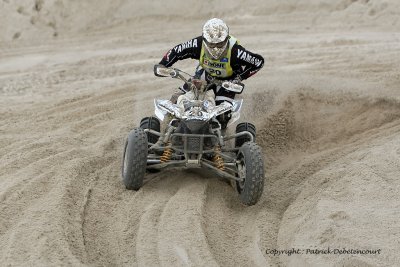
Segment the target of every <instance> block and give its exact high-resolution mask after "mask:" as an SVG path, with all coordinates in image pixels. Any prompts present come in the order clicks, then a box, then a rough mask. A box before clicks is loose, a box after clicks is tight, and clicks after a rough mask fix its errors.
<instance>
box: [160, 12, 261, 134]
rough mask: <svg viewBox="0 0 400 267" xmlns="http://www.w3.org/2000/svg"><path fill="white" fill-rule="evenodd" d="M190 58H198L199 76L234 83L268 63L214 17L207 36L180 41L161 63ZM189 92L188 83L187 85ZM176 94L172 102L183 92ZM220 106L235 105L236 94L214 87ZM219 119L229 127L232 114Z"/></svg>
mask: <svg viewBox="0 0 400 267" xmlns="http://www.w3.org/2000/svg"><path fill="white" fill-rule="evenodd" d="M187 58H192V59H198V60H199V66H198V67H197V69H196V75H195V77H196V78H198V79H202V80H205V81H206V82H210V81H211V80H214V81H215V79H218V80H228V81H232V82H234V83H238V82H241V81H242V80H245V79H247V78H249V77H250V76H252V75H254V74H255V73H257V72H258V71H259V70H260V69H261V68H262V67H263V65H264V58H263V57H262V56H260V55H258V54H254V53H252V52H250V51H248V50H246V49H245V48H244V47H243V46H241V45H240V44H239V41H238V40H237V39H236V38H235V37H233V36H232V35H229V28H228V26H227V25H226V24H225V22H223V21H222V20H221V19H218V18H213V19H210V20H208V21H207V22H206V23H205V24H204V26H203V35H202V36H198V37H196V38H193V39H191V40H189V41H187V42H184V43H182V44H179V45H177V46H175V47H174V48H172V49H171V50H169V51H168V52H167V53H166V54H165V56H164V57H163V58H162V59H161V61H160V63H159V64H161V65H164V66H165V67H171V66H172V65H173V64H174V63H175V62H177V61H178V60H183V59H187ZM183 87H184V89H185V91H188V88H187V87H186V85H184V86H183ZM182 94H184V93H182V92H181V91H179V93H175V94H174V95H173V96H172V98H171V101H172V102H175V103H176V101H177V99H178V97H179V96H180V95H182ZM213 95H215V102H216V104H217V105H219V104H221V103H222V102H224V101H227V102H229V103H231V104H232V101H233V99H234V98H235V93H234V92H231V91H228V90H225V89H224V88H222V87H221V86H216V87H214V88H213ZM217 119H218V121H219V122H220V123H221V126H222V129H225V128H226V126H227V124H228V121H229V119H230V114H228V115H226V114H223V115H221V116H219V117H218V118H217Z"/></svg>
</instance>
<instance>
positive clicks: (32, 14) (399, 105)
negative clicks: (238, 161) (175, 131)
mask: <svg viewBox="0 0 400 267" xmlns="http://www.w3.org/2000/svg"><path fill="white" fill-rule="evenodd" d="M399 15H400V4H399V3H398V1H395V0H369V1H368V0H359V1H356V0H352V1H350V0H338V1H328V0H312V1H295V0H286V1H272V0H268V1H255V0H252V1H246V2H243V1H203V2H198V1H196V2H186V1H180V0H179V1H172V0H171V1H170V0H168V1H152V2H149V3H147V2H139V1H127V0H117V1H111V0H101V1H94V0H87V1H66V0H36V1H34V0H32V1H28V0H15V1H14V0H1V1H0V24H1V25H2V26H1V27H0V118H1V120H0V137H1V138H0V148H1V149H0V262H1V264H0V265H2V266H59V265H61V266H65V265H67V266H396V265H397V264H398V262H400V258H399V256H398V251H399V250H400V243H399V239H400V224H399V223H398V222H399V220H400V212H399V210H400V194H399V193H400V182H399V179H398V178H400V159H399V158H400V135H399V133H400V90H399V86H400V74H399V69H400V54H399V51H400V33H399V31H398V29H399V27H400V20H399V17H400V16H399ZM214 16H218V17H221V18H223V19H224V20H226V22H227V23H228V24H229V26H230V30H231V33H232V34H233V35H234V36H235V37H237V38H239V39H240V41H241V43H242V45H244V46H245V47H246V48H248V49H249V50H251V51H254V52H257V53H260V54H262V55H263V56H264V57H265V59H266V63H265V66H264V68H263V69H262V70H261V71H260V72H259V73H258V74H257V75H255V76H254V77H252V78H251V79H249V80H248V81H246V89H245V92H244V94H243V95H242V96H241V97H243V99H244V110H243V113H242V117H241V121H251V122H253V123H255V125H256V126H257V129H258V130H257V132H258V137H257V141H258V143H259V144H260V145H261V146H262V148H263V152H264V153H265V166H266V167H265V173H266V176H265V181H266V182H265V188H264V194H263V195H262V197H261V199H260V201H259V203H257V205H255V206H252V207H245V206H243V205H241V204H240V202H239V200H238V197H237V195H236V193H235V192H234V191H233V189H232V188H231V187H230V185H229V184H228V183H227V182H225V181H223V180H221V179H218V178H217V177H216V176H215V175H214V174H212V173H208V172H207V173H204V172H199V171H189V170H179V169H172V170H166V171H163V172H160V173H157V174H148V175H147V176H146V178H145V185H144V186H143V188H142V189H140V190H139V191H137V192H135V191H128V190H126V189H125V188H124V186H123V184H122V181H121V177H120V169H121V163H122V149H123V144H124V142H125V138H126V136H127V134H128V133H129V131H130V129H132V128H133V127H135V126H137V125H138V123H139V122H140V119H141V118H142V117H144V116H149V115H152V114H153V112H154V111H153V99H154V98H167V97H169V96H170V94H171V93H172V92H173V90H174V88H176V87H177V86H178V85H179V84H178V83H177V81H175V80H172V79H163V78H158V77H155V76H154V75H153V71H152V69H153V65H154V64H156V63H158V61H159V60H160V59H161V57H162V56H163V54H164V53H165V52H166V51H167V50H168V49H169V48H171V47H172V46H174V45H176V44H178V43H180V42H183V41H186V40H188V39H190V38H192V37H195V36H198V35H200V34H201V31H200V30H201V27H202V24H203V23H204V21H206V20H207V19H209V18H211V17H214ZM195 64H196V62H195V61H193V60H187V61H184V62H179V63H177V64H176V65H175V66H176V67H179V68H181V69H183V70H186V71H193V68H194V67H195ZM328 248H329V249H330V250H331V251H335V249H340V251H341V252H342V254H338V253H339V250H337V251H336V254H335V253H333V252H331V253H330V254H323V253H322V252H320V253H319V254H316V253H317V250H321V251H322V250H327V249H328ZM292 249H295V250H298V251H299V252H300V253H298V254H292V255H290V256H289V255H288V254H289V252H288V251H290V250H292ZM343 249H345V250H346V251H347V252H346V251H344V250H343ZM311 250H313V251H314V252H311ZM350 250H353V252H351V251H350ZM366 250H369V251H370V253H369V254H360V253H361V252H360V251H364V252H365V251H366ZM357 251H358V252H357ZM378 251H379V253H378ZM273 252H275V255H274V254H273ZM278 254H280V255H278Z"/></svg>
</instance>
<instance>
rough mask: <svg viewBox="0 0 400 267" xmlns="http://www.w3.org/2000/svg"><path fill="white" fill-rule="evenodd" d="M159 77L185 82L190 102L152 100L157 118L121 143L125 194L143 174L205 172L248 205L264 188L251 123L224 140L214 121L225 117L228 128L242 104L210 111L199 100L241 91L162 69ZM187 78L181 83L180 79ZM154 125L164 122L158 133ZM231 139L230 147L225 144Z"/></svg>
mask: <svg viewBox="0 0 400 267" xmlns="http://www.w3.org/2000/svg"><path fill="white" fill-rule="evenodd" d="M154 71H155V74H156V75H157V76H160V77H172V78H176V79H180V80H182V81H184V82H185V84H186V85H187V88H189V90H190V91H191V95H192V99H184V100H183V101H180V102H179V100H178V103H177V104H174V103H172V102H171V101H170V100H160V99H156V100H155V101H154V104H155V114H156V116H157V117H146V118H143V119H142V120H141V122H140V127H136V128H134V129H133V130H132V131H131V132H130V133H129V135H128V138H127V140H126V142H125V148H124V154H123V164H122V178H123V182H124V184H125V186H126V188H127V189H130V190H139V189H140V188H141V186H142V185H143V178H144V176H145V174H146V171H148V172H151V171H157V170H161V169H163V168H168V167H182V168H208V169H211V170H212V171H214V172H215V173H216V174H217V175H219V176H221V177H223V178H227V179H229V180H230V181H231V184H232V185H233V187H234V188H235V190H236V191H237V193H238V194H239V198H240V201H241V202H242V203H243V204H245V205H254V204H256V203H257V201H258V200H259V199H260V197H261V194H262V192H263V187H264V161H263V154H262V150H261V148H260V147H259V146H258V145H257V144H256V143H255V135H256V129H255V127H254V125H253V124H251V123H240V124H238V125H237V127H236V132H235V134H233V135H230V136H228V135H226V134H225V130H224V129H222V127H221V123H220V122H219V121H218V119H217V116H221V115H223V114H226V113H228V112H231V120H230V122H229V124H228V125H230V124H232V123H234V122H235V121H237V120H238V119H239V117H240V109H241V106H242V102H243V100H235V101H234V102H233V104H230V103H228V102H223V103H222V104H220V105H218V106H216V105H215V104H214V102H213V101H210V100H209V99H207V98H206V97H205V95H206V92H207V91H208V90H209V89H210V88H211V86H216V85H218V86H222V87H223V88H224V89H226V90H230V91H233V92H235V93H238V94H240V93H241V92H242V91H243V88H244V85H243V84H237V83H232V82H229V81H225V82H221V81H215V82H210V83H208V84H207V83H205V82H201V81H200V80H197V79H195V78H194V77H192V76H191V75H189V74H187V73H185V72H183V71H181V70H178V69H175V68H167V67H164V66H162V65H155V66H154ZM185 76H187V77H185ZM160 120H161V121H163V120H167V123H168V120H169V123H168V125H167V126H166V129H165V130H164V131H163V132H161V131H160ZM232 139H235V144H234V147H233V144H232V145H231V147H229V145H228V142H227V141H228V140H232Z"/></svg>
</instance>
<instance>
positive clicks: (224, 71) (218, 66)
mask: <svg viewBox="0 0 400 267" xmlns="http://www.w3.org/2000/svg"><path fill="white" fill-rule="evenodd" d="M236 42H237V39H236V38H235V37H233V36H230V38H229V46H228V50H227V51H226V52H225V53H224V54H225V55H224V56H223V57H221V58H220V59H212V58H211V57H209V56H207V53H206V52H205V48H204V45H202V46H201V52H200V62H199V63H200V66H201V67H202V68H203V69H205V71H206V72H207V73H209V74H210V75H211V76H213V77H216V78H228V77H231V76H232V75H233V70H232V66H231V54H232V47H233V45H234V44H235V43H236Z"/></svg>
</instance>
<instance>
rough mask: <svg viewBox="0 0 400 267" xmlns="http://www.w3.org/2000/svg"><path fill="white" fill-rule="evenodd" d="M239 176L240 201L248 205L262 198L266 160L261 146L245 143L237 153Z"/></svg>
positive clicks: (237, 187) (237, 186) (237, 188)
mask: <svg viewBox="0 0 400 267" xmlns="http://www.w3.org/2000/svg"><path fill="white" fill-rule="evenodd" d="M237 169H238V175H237V176H238V177H239V178H242V179H243V180H242V181H241V182H238V181H237V182H236V190H237V192H238V193H239V198H240V201H241V202H242V203H243V204H245V205H248V206H251V205H254V204H256V203H257V201H258V200H259V199H260V197H261V194H262V192H263V189H264V161H263V154H262V151H261V148H260V146H258V145H257V144H256V143H254V142H246V143H244V144H243V145H242V146H241V147H240V149H239V152H238V154H237Z"/></svg>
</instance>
